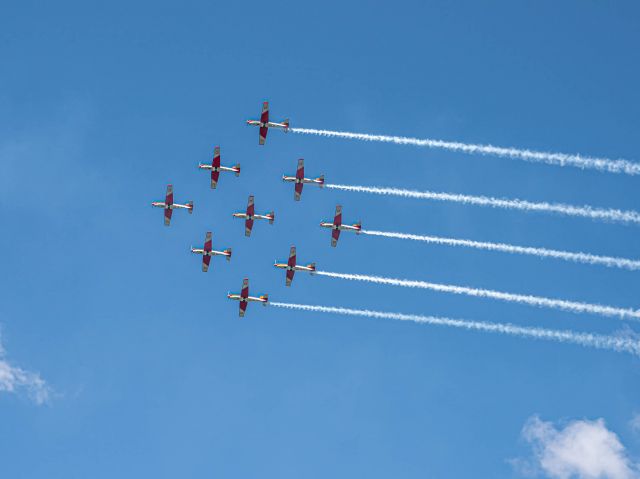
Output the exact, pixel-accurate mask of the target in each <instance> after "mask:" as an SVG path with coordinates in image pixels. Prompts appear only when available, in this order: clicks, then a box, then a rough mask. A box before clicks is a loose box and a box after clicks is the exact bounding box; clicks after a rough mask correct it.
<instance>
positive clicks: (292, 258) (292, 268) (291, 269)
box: [273, 246, 316, 286]
mask: <svg viewBox="0 0 640 479" xmlns="http://www.w3.org/2000/svg"><path fill="white" fill-rule="evenodd" d="M273 265H274V266H275V267H276V268H280V269H286V270H287V283H286V284H287V286H291V282H292V281H293V276H294V275H295V274H296V271H307V272H309V273H311V274H313V273H315V272H316V264H315V263H309V264H308V265H307V266H298V265H297V264H296V247H295V246H292V247H291V250H290V251H289V261H288V262H287V263H278V262H277V261H276V262H275V263H274V264H273Z"/></svg>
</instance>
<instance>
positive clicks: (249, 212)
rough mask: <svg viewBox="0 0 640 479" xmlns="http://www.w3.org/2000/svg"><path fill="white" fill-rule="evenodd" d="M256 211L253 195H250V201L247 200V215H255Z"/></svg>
mask: <svg viewBox="0 0 640 479" xmlns="http://www.w3.org/2000/svg"><path fill="white" fill-rule="evenodd" d="M254 213H255V206H254V200H253V195H249V201H248V202H247V216H253V214H254Z"/></svg>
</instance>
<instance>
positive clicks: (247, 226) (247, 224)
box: [244, 195, 255, 236]
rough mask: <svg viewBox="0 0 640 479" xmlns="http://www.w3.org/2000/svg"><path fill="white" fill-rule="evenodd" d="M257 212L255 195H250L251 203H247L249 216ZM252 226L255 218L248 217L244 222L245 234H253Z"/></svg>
mask: <svg viewBox="0 0 640 479" xmlns="http://www.w3.org/2000/svg"><path fill="white" fill-rule="evenodd" d="M254 213H255V206H254V204H253V195H251V196H249V203H248V204H247V216H249V217H251V216H253V215H254ZM251 228H253V219H247V220H245V222H244V235H245V236H251Z"/></svg>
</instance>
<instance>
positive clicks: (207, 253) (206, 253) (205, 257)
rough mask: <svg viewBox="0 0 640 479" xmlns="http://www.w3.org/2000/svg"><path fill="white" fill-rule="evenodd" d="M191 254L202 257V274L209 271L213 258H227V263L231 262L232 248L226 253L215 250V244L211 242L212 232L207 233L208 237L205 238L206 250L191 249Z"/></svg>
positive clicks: (226, 250)
mask: <svg viewBox="0 0 640 479" xmlns="http://www.w3.org/2000/svg"><path fill="white" fill-rule="evenodd" d="M191 252H192V253H194V254H201V255H202V272H203V273H206V272H207V271H209V263H210V262H211V257H212V256H225V257H226V258H227V261H231V248H227V249H225V250H224V251H216V250H214V249H213V242H212V241H211V231H207V236H206V237H205V238H204V248H202V249H200V248H194V247H193V246H192V247H191Z"/></svg>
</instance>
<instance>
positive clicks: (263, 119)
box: [247, 101, 289, 145]
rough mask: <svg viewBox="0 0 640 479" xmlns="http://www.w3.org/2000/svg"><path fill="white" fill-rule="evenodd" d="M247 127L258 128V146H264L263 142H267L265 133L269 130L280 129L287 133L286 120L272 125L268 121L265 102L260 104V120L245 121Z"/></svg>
mask: <svg viewBox="0 0 640 479" xmlns="http://www.w3.org/2000/svg"><path fill="white" fill-rule="evenodd" d="M247 125H251V126H259V127H260V141H259V142H260V144H261V145H264V142H265V141H267V133H268V132H269V128H280V129H282V130H284V132H285V133H286V132H287V131H289V119H288V118H287V119H286V120H284V121H283V122H282V123H274V122H272V121H269V102H268V101H265V102H264V103H263V104H262V114H261V115H260V120H247Z"/></svg>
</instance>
